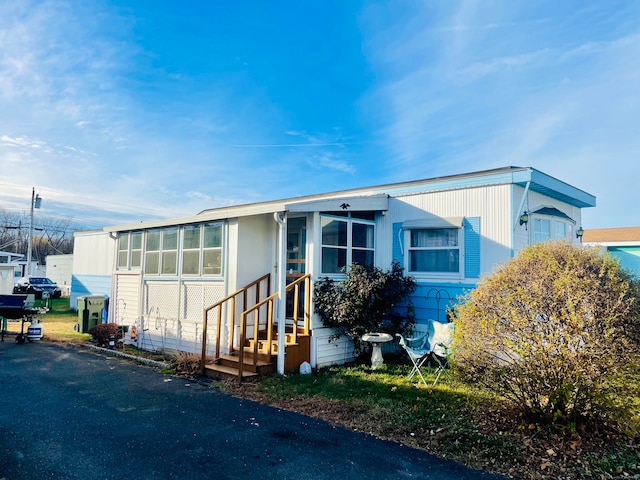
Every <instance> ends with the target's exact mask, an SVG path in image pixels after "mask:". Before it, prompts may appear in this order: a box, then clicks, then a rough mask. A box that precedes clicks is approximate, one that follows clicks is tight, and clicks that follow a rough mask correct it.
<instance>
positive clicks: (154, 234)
mask: <svg viewBox="0 0 640 480" xmlns="http://www.w3.org/2000/svg"><path fill="white" fill-rule="evenodd" d="M144 273H145V274H147V275H158V273H160V230H150V231H148V232H147V241H146V244H145V256H144Z"/></svg>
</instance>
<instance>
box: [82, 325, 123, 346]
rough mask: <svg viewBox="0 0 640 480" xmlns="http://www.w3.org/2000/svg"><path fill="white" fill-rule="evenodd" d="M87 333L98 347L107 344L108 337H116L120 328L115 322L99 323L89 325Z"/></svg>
mask: <svg viewBox="0 0 640 480" xmlns="http://www.w3.org/2000/svg"><path fill="white" fill-rule="evenodd" d="M89 334H90V335H91V336H92V337H93V339H94V340H95V342H96V344H97V345H98V346H99V347H106V346H108V345H109V339H110V338H111V337H115V338H117V337H118V335H119V334H120V330H119V326H118V324H117V323H101V324H100V325H96V326H95V327H91V328H90V329H89Z"/></svg>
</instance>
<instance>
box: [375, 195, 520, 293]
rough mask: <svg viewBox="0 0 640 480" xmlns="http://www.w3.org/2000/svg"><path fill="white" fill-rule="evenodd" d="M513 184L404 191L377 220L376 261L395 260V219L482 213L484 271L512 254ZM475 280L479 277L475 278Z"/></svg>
mask: <svg viewBox="0 0 640 480" xmlns="http://www.w3.org/2000/svg"><path fill="white" fill-rule="evenodd" d="M510 187H511V186H510V185H492V186H487V187H477V188H467V189H460V190H447V191H442V192H433V193H424V194H415V195H401V196H398V197H396V198H392V199H390V200H389V211H388V212H387V214H386V215H384V216H382V217H381V219H380V221H379V222H378V233H377V236H376V239H377V242H378V246H379V248H378V249H377V252H376V253H377V255H378V257H377V260H376V261H377V263H378V265H380V266H381V267H383V268H388V266H389V265H390V264H391V260H392V243H391V242H390V241H389V239H392V237H393V234H392V226H393V224H394V223H396V222H404V221H407V220H417V219H421V218H425V217H429V216H432V215H435V216H438V217H480V219H481V223H480V232H481V240H480V242H481V244H480V248H481V252H482V255H481V257H480V261H481V265H480V269H481V272H482V273H483V274H484V273H488V272H490V271H491V269H492V268H493V266H494V265H495V264H496V263H498V262H500V261H503V260H505V259H508V258H509V257H510V256H511V238H512V232H511V227H510V225H511V222H510V220H509V218H510V215H511V201H510V198H511V196H510V193H511V188H510ZM471 281H473V282H475V281H477V279H472V280H471Z"/></svg>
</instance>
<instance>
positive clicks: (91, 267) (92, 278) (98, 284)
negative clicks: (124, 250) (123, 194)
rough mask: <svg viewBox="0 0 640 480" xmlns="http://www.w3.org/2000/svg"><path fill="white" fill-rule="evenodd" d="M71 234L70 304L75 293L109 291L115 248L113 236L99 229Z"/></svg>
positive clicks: (79, 294) (74, 304)
mask: <svg viewBox="0 0 640 480" xmlns="http://www.w3.org/2000/svg"><path fill="white" fill-rule="evenodd" d="M73 238H74V240H73V261H72V265H73V267H72V271H71V292H70V295H69V305H70V306H71V308H75V306H76V305H77V300H78V297H79V296H84V295H94V294H95V295H111V281H112V274H113V269H114V265H115V263H114V261H115V248H116V240H115V239H114V238H113V237H111V236H110V235H109V234H108V233H106V232H103V231H91V232H76V233H74V235H73Z"/></svg>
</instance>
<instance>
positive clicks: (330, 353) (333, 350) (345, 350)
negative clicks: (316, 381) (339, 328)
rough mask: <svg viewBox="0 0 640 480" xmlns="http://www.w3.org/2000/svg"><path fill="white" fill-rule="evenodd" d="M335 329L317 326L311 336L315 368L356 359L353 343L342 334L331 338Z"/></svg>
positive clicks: (313, 365)
mask: <svg viewBox="0 0 640 480" xmlns="http://www.w3.org/2000/svg"><path fill="white" fill-rule="evenodd" d="M333 332H334V331H333V329H330V328H316V329H314V330H313V336H312V337H311V366H312V367H314V368H322V367H328V366H330V365H341V364H343V363H346V362H351V361H353V360H354V355H353V343H351V341H350V340H349V339H347V338H346V337H344V336H342V337H340V338H338V339H337V340H331V334H332V333H333Z"/></svg>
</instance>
